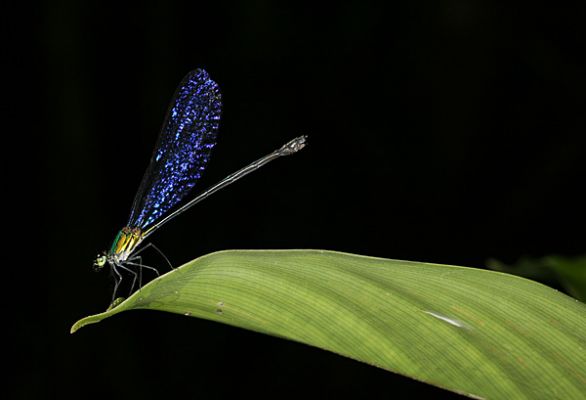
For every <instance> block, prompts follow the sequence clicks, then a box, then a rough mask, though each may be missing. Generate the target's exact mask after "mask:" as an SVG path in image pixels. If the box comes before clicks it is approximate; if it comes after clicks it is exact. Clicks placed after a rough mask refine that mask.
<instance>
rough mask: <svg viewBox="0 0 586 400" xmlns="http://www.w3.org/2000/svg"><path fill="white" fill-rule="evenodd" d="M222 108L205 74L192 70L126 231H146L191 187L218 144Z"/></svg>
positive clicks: (169, 117)
mask: <svg viewBox="0 0 586 400" xmlns="http://www.w3.org/2000/svg"><path fill="white" fill-rule="evenodd" d="M221 108H222V99H221V95H220V90H219V88H218V85H217V84H216V82H214V81H213V80H211V79H210V77H209V75H208V73H207V72H206V71H204V70H203V69H196V70H195V71H191V72H190V73H189V74H187V76H186V77H185V78H183V80H182V81H181V83H180V84H179V87H178V88H177V91H176V92H175V95H174V96H173V100H172V101H171V105H170V107H169V110H168V111H167V116H166V118H165V122H164V124H163V129H162V130H161V134H160V135H159V139H158V141H157V145H156V146H155V151H154V152H153V155H152V157H151V161H150V164H149V166H148V168H147V170H146V172H145V174H144V177H143V179H142V182H141V184H140V187H139V189H138V192H137V193H136V197H135V198H134V203H133V206H132V211H131V213H130V219H129V221H128V226H130V227H139V228H140V229H141V230H143V231H144V230H145V229H146V228H148V227H149V225H151V224H153V223H154V222H156V221H158V220H159V219H161V218H163V217H164V216H165V215H166V214H167V213H168V212H169V211H171V209H172V208H173V207H174V206H176V205H177V204H178V203H179V202H180V201H181V200H182V199H183V198H184V197H185V195H186V194H187V193H189V191H190V190H191V189H192V188H193V187H194V186H195V184H196V182H197V181H198V180H199V179H200V178H201V176H202V173H203V171H204V169H205V167H206V165H207V163H208V160H209V158H210V153H211V150H212V148H213V147H214V146H215V145H216V136H217V132H218V127H219V123H220V113H221Z"/></svg>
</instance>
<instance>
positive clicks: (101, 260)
mask: <svg viewBox="0 0 586 400" xmlns="http://www.w3.org/2000/svg"><path fill="white" fill-rule="evenodd" d="M106 261H107V258H106V252H103V253H102V254H98V255H97V256H96V259H95V260H94V264H93V265H92V268H93V270H94V271H99V270H101V269H102V268H103V267H104V265H106Z"/></svg>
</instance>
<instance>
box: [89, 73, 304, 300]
mask: <svg viewBox="0 0 586 400" xmlns="http://www.w3.org/2000/svg"><path fill="white" fill-rule="evenodd" d="M221 109H222V98H221V94H220V90H219V88H218V85H217V83H216V82H214V81H213V80H212V79H211V78H210V77H209V75H208V74H207V72H206V71H204V70H203V69H196V70H194V71H192V72H190V73H188V74H187V76H186V77H185V78H184V79H183V80H182V81H181V83H180V84H179V87H178V88H177V91H176V92H175V95H174V96H173V99H172V100H171V104H170V106H169V110H168V111H167V116H166V117H165V122H164V123H163V128H162V130H161V133H160V135H159V138H158V140H157V144H156V146H155V150H154V152H153V155H152V157H151V160H150V163H149V166H148V167H147V170H146V172H145V174H144V177H143V179H142V182H141V184H140V186H139V188H138V192H137V193H136V196H135V198H134V202H133V204H132V210H131V212H130V218H129V220H128V223H127V224H126V226H125V227H124V228H122V229H121V230H120V232H118V234H117V235H116V238H115V239H114V242H113V243H112V246H111V247H110V250H108V251H104V252H102V253H101V254H99V255H98V256H97V257H96V259H95V261H94V263H93V266H94V269H96V270H101V269H102V268H103V267H104V266H105V265H106V264H108V265H109V266H110V268H111V270H112V273H113V275H114V280H115V282H114V293H113V294H112V301H114V299H115V297H116V292H117V291H118V287H119V286H120V283H121V282H122V279H123V278H122V276H123V273H125V272H126V273H129V274H130V275H131V276H132V284H131V286H130V292H131V293H132V290H133V289H134V286H135V283H136V279H137V276H138V275H139V274H142V269H143V268H146V269H149V270H152V271H154V272H155V273H156V274H157V275H158V274H159V272H158V270H157V269H156V268H154V267H152V266H148V265H144V264H143V263H142V258H141V255H140V254H141V253H142V252H143V251H144V250H145V249H147V248H149V247H152V248H153V249H154V250H156V251H158V252H159V253H160V254H161V255H162V254H163V253H161V251H160V250H159V249H158V248H157V247H156V246H154V245H153V244H152V243H148V244H146V245H142V244H143V242H144V240H145V239H146V238H147V237H148V236H150V235H151V234H153V232H155V231H156V230H157V229H159V228H160V227H161V226H163V225H164V224H165V223H166V222H169V221H170V220H171V219H173V218H174V217H176V216H178V215H179V214H181V213H183V212H184V211H186V210H187V209H189V208H191V207H193V206H194V205H195V204H197V203H199V202H200V201H202V200H204V199H205V198H207V197H209V196H210V195H211V194H213V193H215V192H217V191H218V190H220V189H222V188H224V187H226V186H228V185H229V184H231V183H233V182H235V181H237V180H238V179H240V178H242V177H243V176H245V175H247V174H249V173H250V172H252V171H254V170H256V169H258V168H260V167H262V166H263V165H265V164H266V163H268V162H270V161H272V160H274V159H276V158H279V157H281V156H286V155H290V154H293V153H296V152H297V151H299V150H301V149H302V148H303V147H304V146H305V141H306V136H300V137H298V138H295V139H293V140H291V141H290V142H288V143H286V144H285V145H283V146H282V147H281V148H279V149H277V150H275V151H273V152H272V153H269V154H267V155H266V156H264V157H262V158H260V159H258V160H256V161H254V162H253V163H251V164H249V165H247V166H246V167H244V168H242V169H240V170H238V171H236V172H234V173H233V174H231V175H228V176H227V177H226V178H224V179H223V180H221V181H220V182H218V183H217V184H215V185H213V186H212V187H210V188H209V189H207V190H206V191H204V192H202V193H201V194H200V195H198V196H197V197H195V198H193V199H192V200H190V201H188V202H186V203H185V204H183V205H182V206H180V207H177V206H178V205H179V204H180V203H181V202H182V200H183V199H184V198H185V196H186V195H187V194H188V193H189V192H190V191H191V189H192V188H193V187H194V186H195V184H196V182H197V181H198V180H199V179H200V178H201V176H202V173H203V171H204V169H205V167H206V165H207V163H208V160H209V158H210V153H211V150H212V148H213V147H214V146H215V145H216V136H217V133H218V127H219V123H220V114H221ZM163 257H164V258H165V260H166V261H167V263H169V261H168V259H167V258H166V257H165V256H164V255H163ZM169 264H170V263H169ZM137 271H138V272H137Z"/></svg>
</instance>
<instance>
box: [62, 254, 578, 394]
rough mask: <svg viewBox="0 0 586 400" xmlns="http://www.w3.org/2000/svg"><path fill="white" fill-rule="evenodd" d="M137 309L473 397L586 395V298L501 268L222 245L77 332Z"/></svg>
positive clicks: (79, 324) (80, 323)
mask: <svg viewBox="0 0 586 400" xmlns="http://www.w3.org/2000/svg"><path fill="white" fill-rule="evenodd" d="M132 309H151V310H161V311H168V312H173V313H177V314H181V315H187V316H192V317H198V318H205V319H208V320H213V321H218V322H223V323H226V324H229V325H233V326H238V327H241V328H245V329H250V330H253V331H257V332H262V333H266V334H269V335H274V336H279V337H282V338H287V339H290V340H295V341H298V342H302V343H306V344H309V345H312V346H316V347H319V348H322V349H325V350H329V351H332V352H335V353H338V354H341V355H344V356H347V357H350V358H353V359H356V360H359V361H363V362H365V363H368V364H371V365H374V366H377V367H380V368H384V369H386V370H389V371H393V372H396V373H399V374H402V375H405V376H409V377H411V378H414V379H417V380H420V381H423V382H427V383H430V384H433V385H436V386H439V387H442V388H445V389H448V390H452V391H454V392H458V393H461V394H466V395H470V396H477V397H483V398H491V399H512V398H515V399H518V398H527V399H529V398H530V399H541V398H542V399H553V398H559V399H578V398H580V399H583V398H584V397H585V393H586V305H584V304H583V303H580V302H578V301H577V300H575V299H572V298H570V297H568V296H566V295H564V294H561V293H559V292H557V291H555V290H553V289H550V288H548V287H547V286H544V285H541V284H539V283H536V282H533V281H529V280H527V279H524V278H520V277H516V276H512V275H507V274H503V273H499V272H493V271H487V270H478V269H471V268H463V267H455V266H448V265H437V264H427V263H419V262H409V261H397V260H387V259H381V258H374V257H364V256H358V255H352V254H344V253H338V252H332V251H321V250H281V251H279V250H276V251H273V250H267V251H246V250H242V251H240V250H239V251H236V250H234V251H222V252H218V253H213V254H208V255H206V256H203V257H200V258H198V259H196V260H194V261H191V262H190V263H188V264H186V265H184V266H182V267H180V268H178V269H176V270H173V271H171V272H169V273H168V274H166V275H164V276H161V277H160V278H158V279H155V280H154V281H152V282H150V283H149V284H148V285H146V286H144V287H143V288H142V289H141V290H140V291H139V292H136V293H134V294H133V295H132V296H131V297H129V298H128V299H126V300H125V301H123V302H122V303H121V304H119V305H118V306H116V307H114V308H112V309H111V310H109V311H106V312H104V313H102V314H98V315H93V316H90V317H87V318H84V319H82V320H80V321H78V322H77V323H76V324H75V325H73V327H72V329H71V332H72V333H73V332H75V331H76V330H78V329H79V328H81V327H83V326H85V325H88V324H91V323H96V322H99V321H101V320H103V319H104V318H107V317H110V316H112V315H114V314H117V313H120V312H122V311H126V310H132ZM389 389H391V388H389Z"/></svg>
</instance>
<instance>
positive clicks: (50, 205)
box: [3, 0, 586, 398]
mask: <svg viewBox="0 0 586 400" xmlns="http://www.w3.org/2000/svg"><path fill="white" fill-rule="evenodd" d="M580 4H581V5H579V6H574V5H568V6H565V7H564V8H561V7H558V8H551V7H550V6H546V5H540V4H537V3H533V4H532V5H531V6H530V7H525V6H521V5H513V4H510V3H509V5H507V6H502V5H500V4H498V3H497V2H490V1H464V0H442V1H413V2H389V4H387V5H384V6H383V5H381V4H379V3H374V2H367V1H355V2H344V3H340V4H336V5H335V6H333V5H332V6H330V5H328V6H326V5H325V4H319V5H318V4H311V5H307V6H304V5H301V4H300V3H297V2H294V3H291V4H288V5H287V4H285V3H283V2H268V1H256V2H241V3H239V4H237V5H234V4H230V5H229V4H228V3H224V2H211V1H210V2H205V3H204V2H144V4H143V3H140V5H137V4H126V3H123V2H119V3H114V4H106V3H101V2H74V1H58V2H47V3H44V4H42V5H41V6H39V8H35V9H34V10H32V11H31V12H30V13H29V14H27V15H25V16H26V18H27V21H26V22H27V23H30V25H31V26H33V25H34V29H32V30H30V32H32V39H33V40H32V41H31V43H33V44H32V45H31V46H30V47H26V48H24V49H22V48H21V47H20V46H21V45H20V41H21V40H24V39H22V38H21V37H19V35H18V34H14V35H13V36H12V37H10V38H9V39H10V40H9V41H10V42H11V43H10V44H12V45H14V48H15V49H16V50H21V53H26V54H25V55H23V56H22V58H20V56H19V57H14V58H13V59H12V61H13V62H14V65H15V66H16V67H17V68H20V67H21V66H24V65H26V66H30V65H31V63H30V62H27V61H25V58H26V59H28V58H29V56H30V58H32V59H34V62H33V63H32V69H33V70H34V71H32V73H31V74H30V75H29V76H28V78H27V79H26V80H25V81H24V85H21V86H20V87H23V88H24V89H21V90H19V91H18V92H19V94H20V95H22V94H25V95H28V94H30V92H31V91H33V90H34V91H35V93H37V95H35V101H36V102H37V103H35V105H36V107H35V110H36V111H35V112H34V115H31V113H28V116H27V117H26V118H30V121H31V122H30V123H31V124H32V123H36V122H38V123H39V124H38V127H37V128H36V130H37V132H36V133H38V134H40V136H41V137H42V138H43V139H42V140H41V142H40V143H41V144H42V146H43V149H42V150H43V158H42V159H44V160H46V164H45V165H44V167H43V171H42V172H43V173H42V176H43V177H44V178H45V181H44V182H43V183H42V184H41V190H42V191H43V193H44V194H46V195H45V196H44V197H43V198H46V199H47V202H43V203H44V205H46V206H45V207H42V208H43V211H46V222H47V230H46V231H45V232H44V235H43V243H42V248H43V249H44V250H45V254H44V256H45V257H43V259H45V260H46V262H45V264H44V265H43V266H42V268H40V269H41V271H38V275H37V273H36V272H35V276H38V277H40V279H39V280H38V282H37V283H38V284H37V285H35V286H33V283H31V287H34V288H36V290H37V292H38V293H41V294H42V297H43V300H42V303H35V304H36V305H37V306H38V304H42V305H41V306H39V307H40V309H41V310H42V311H43V314H42V315H43V317H39V318H40V319H39V318H27V317H26V315H25V317H24V318H22V319H21V320H20V321H21V322H19V324H20V326H19V328H21V330H20V331H21V333H20V334H19V337H18V339H19V340H20V341H19V342H18V343H24V344H23V345H22V349H20V348H19V347H18V346H17V349H18V350H17V351H19V352H20V353H21V356H20V357H18V362H19V365H18V366H17V367H18V369H17V371H19V372H17V373H16V374H14V376H15V378H14V380H13V383H15V384H16V385H15V393H14V397H19V398H40V397H58V398H73V397H75V398H79V397H80V396H81V397H86V395H89V394H92V395H95V396H101V397H103V398H111V397H114V398H139V397H140V398H178V397H179V396H186V398H230V397H235V396H250V395H252V396H260V397H276V398H280V397H285V396H286V395H290V394H295V395H297V396H306V397H318V396H319V397H322V398H324V397H325V398H330V397H331V398H334V397H340V396H343V395H349V396H352V397H359V396H364V397H367V398H368V397H374V396H375V395H376V396H377V397H383V398H416V397H418V396H421V397H426V398H452V397H457V396H456V395H453V394H451V393H447V392H444V391H442V390H440V389H436V388H433V387H430V386H427V385H424V384H420V383H417V382H415V381H412V380H410V379H407V378H403V377H400V376H397V375H393V374H391V373H388V372H385V371H382V370H378V369H376V368H373V367H369V366H366V365H363V364H360V363H358V362H355V361H352V360H348V359H345V358H342V357H339V356H336V355H333V354H330V353H327V352H324V351H321V350H318V349H314V348H310V347H308V346H304V345H301V344H296V343H290V342H287V341H285V340H281V339H276V338H272V337H268V336H263V335H260V334H256V333H252V332H247V331H243V330H240V329H236V328H232V327H229V326H223V325H219V324H216V323H212V322H207V321H202V320H197V319H192V318H186V317H180V316H177V315H171V314H164V313H156V312H146V311H145V312H131V313H126V314H122V315H118V316H116V317H114V318H112V319H109V320H107V321H104V322H102V323H100V324H98V325H94V326H91V327H87V328H84V329H82V330H81V331H80V332H79V333H77V334H75V335H73V336H71V335H69V333H68V331H69V327H70V325H71V324H72V323H73V322H74V321H75V320H77V319H78V318H80V317H82V316H85V315H87V314H92V313H96V312H99V311H101V310H103V309H104V308H105V307H106V306H107V303H108V300H109V296H110V293H111V288H112V282H111V280H110V279H109V277H108V276H107V274H94V273H93V272H91V269H90V266H91V261H92V259H93V257H94V256H95V254H96V253H97V252H98V251H100V250H103V249H106V248H107V247H108V246H109V245H110V243H111V241H112V239H113V237H114V235H115V233H116V232H117V230H118V229H119V228H121V227H122V226H123V225H124V223H125V222H126V218H127V217H128V213H129V210H130V205H131V202H132V199H133V196H134V192H135V190H136V189H137V187H138V184H139V181H140V179H141V177H142V174H143V172H144V169H145V167H146V165H147V162H148V159H149V157H150V154H151V152H152V147H153V145H154V143H155V140H156V137H157V134H158V130H159V129H160V126H161V123H162V119H163V116H164V113H165V111H166V108H167V105H168V102H169V100H170V97H171V96H172V94H173V92H174V90H175V86H176V85H177V83H178V82H179V81H180V79H181V78H182V77H183V76H184V75H185V73H187V71H189V70H191V69H194V68H197V67H202V68H205V69H206V70H207V71H208V72H209V73H210V75H211V76H212V77H213V79H214V80H216V81H217V82H218V83H219V85H220V87H221V89H222V92H223V98H224V113H223V117H222V124H221V128H220V136H219V143H218V146H217V147H216V148H215V150H214V154H213V158H212V161H211V163H210V165H209V166H208V169H207V171H206V175H205V177H204V179H203V181H202V182H201V184H200V185H199V186H198V189H203V188H205V187H207V186H209V185H211V184H213V183H215V182H217V181H218V180H220V179H221V178H223V177H224V176H225V175H227V174H228V173H230V172H233V171H234V170H236V169H238V168H240V167H242V166H244V165H245V164H247V163H248V162H250V161H252V160H254V159H256V158H258V157H260V156H262V155H264V154H266V153H268V152H269V151H272V150H274V149H275V148H277V147H278V146H280V145H281V144H282V143H284V142H285V141H287V140H289V139H291V138H292V137H295V136H298V135H299V134H308V135H309V145H308V147H307V148H306V149H304V150H303V151H302V152H301V153H299V154H297V155H295V156H292V157H289V158H286V159H281V160H278V161H275V162H274V163H272V164H270V165H269V166H267V167H264V168H263V169H261V170H259V171H258V172H255V173H254V174H253V175H251V176H249V177H246V178H245V179H244V180H242V181H240V182H238V183H237V184H235V185H233V186H231V187H230V188H228V189H226V190H224V191H222V192H220V193H218V194H216V195H214V196H213V198H211V199H208V200H206V201H205V202H204V203H201V204H200V205H198V206H197V207H196V208H195V209H192V210H190V211H189V212H187V213H186V214H184V215H182V216H181V217H180V218H178V219H176V220H174V221H173V222H172V223H170V224H168V225H167V226H165V228H164V229H161V230H160V231H158V232H157V234H156V235H155V236H154V237H152V239H153V240H154V242H155V243H156V244H157V245H158V246H159V247H160V248H161V249H162V250H163V251H164V252H165V253H166V254H167V255H168V256H169V258H170V259H171V261H172V262H173V263H174V264H176V265H181V264H182V263H184V262H186V261H189V260H191V259H193V258H196V257H197V256H199V255H202V254H206V253H209V252H212V251H215V250H221V249H230V248H250V249H257V248H258V249H263V248H270V249H273V248H319V249H332V250H339V251H346V252H353V253H359V254H366V255H372V256H380V257H387V258H396V259H408V260H415V261H429V262H437V263H444V264H455V265H464V266H471V267H483V265H484V264H485V261H486V260H487V259H488V258H491V257H494V258H497V259H500V260H503V261H505V262H515V261H516V260H517V259H518V258H519V257H520V256H522V255H529V256H535V257H538V256H543V255H549V254H563V255H576V254H579V253H582V252H583V251H584V243H585V239H586V238H585V234H584V226H585V225H584V219H583V214H582V210H583V206H584V200H585V196H584V194H583V193H582V189H583V188H582V186H583V185H584V182H583V181H584V166H583V165H584V155H585V139H584V134H585V132H586V124H585V110H586V109H585V107H584V106H585V101H584V94H585V93H586V68H585V56H586V51H585V50H586V46H585V38H586V32H585V30H586V29H585V25H584V17H585V7H584V5H583V3H582V2H580ZM3 18H5V19H6V20H8V19H10V16H6V15H5V16H4V17H3ZM30 32H29V33H30ZM25 97H26V96H25ZM16 98H17V99H20V97H16ZM28 99H29V100H30V97H29V98H28ZM8 103H11V104H14V103H18V101H15V100H14V99H13V98H12V99H9V100H6V101H5V103H4V104H5V105H6V104H8ZM21 104H22V103H21ZM39 105H42V106H39ZM4 108H6V107H4ZM8 108H10V107H8ZM17 122H19V121H17ZM22 122H23V121H20V123H21V124H22ZM24 122H25V123H26V122H27V120H25V121H24ZM27 182H28V181H27ZM31 268H35V269H38V268H39V267H31ZM29 272H30V271H29ZM23 302H24V304H25V305H28V306H31V304H27V303H26V301H23ZM31 302H32V300H31ZM38 309H39V308H37V309H36V310H38ZM29 311H30V308H29ZM39 322H40V323H39Z"/></svg>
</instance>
